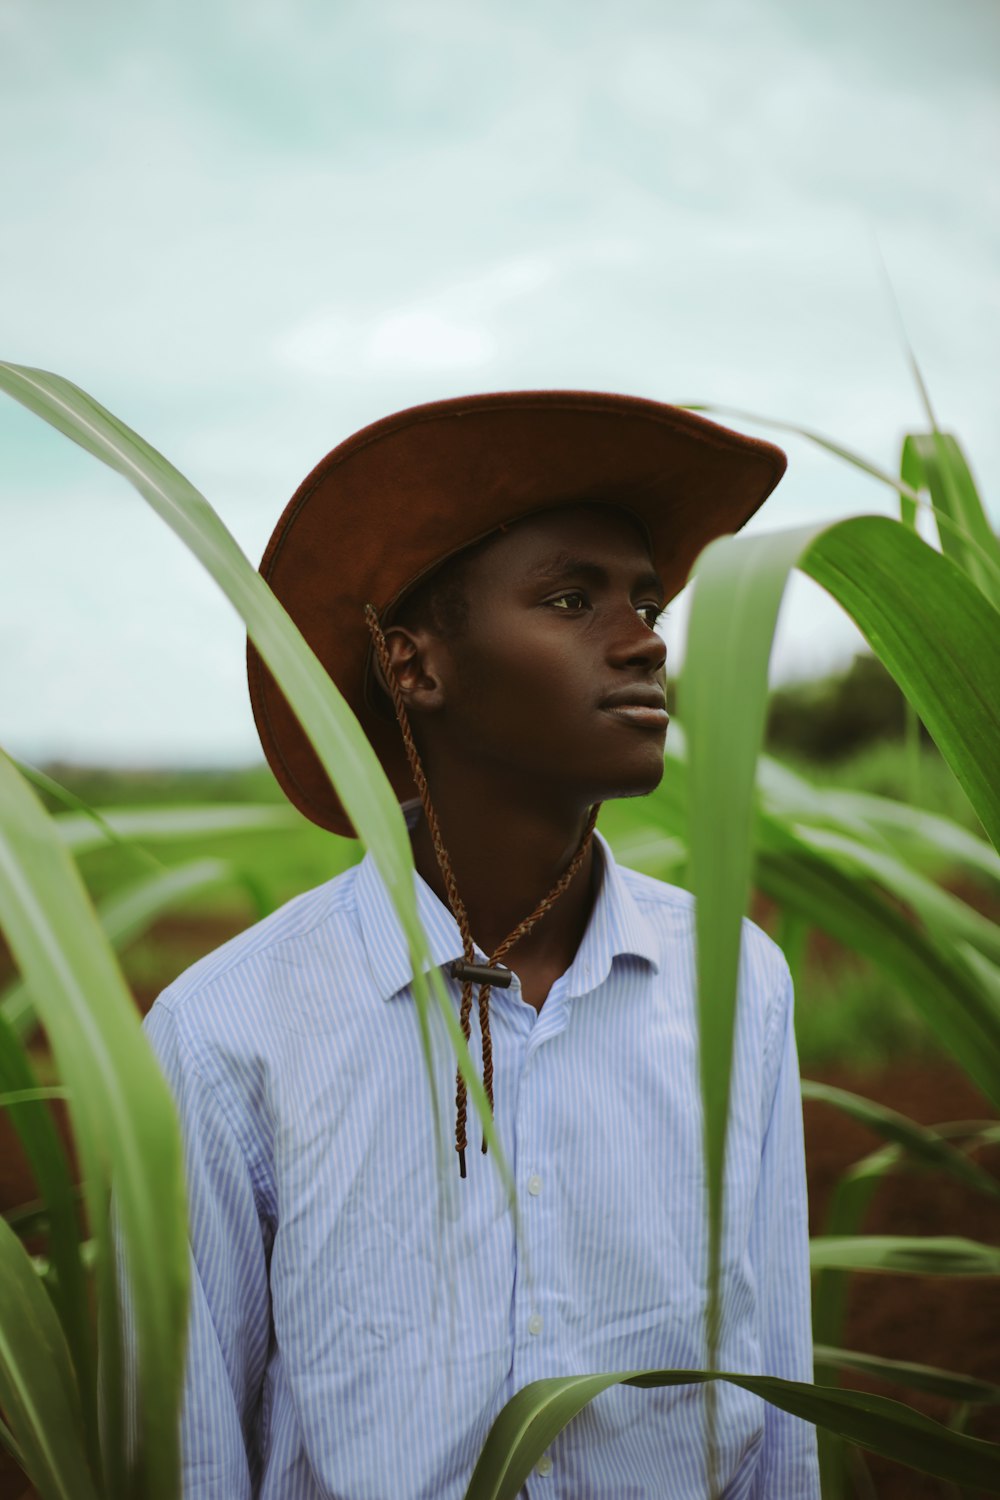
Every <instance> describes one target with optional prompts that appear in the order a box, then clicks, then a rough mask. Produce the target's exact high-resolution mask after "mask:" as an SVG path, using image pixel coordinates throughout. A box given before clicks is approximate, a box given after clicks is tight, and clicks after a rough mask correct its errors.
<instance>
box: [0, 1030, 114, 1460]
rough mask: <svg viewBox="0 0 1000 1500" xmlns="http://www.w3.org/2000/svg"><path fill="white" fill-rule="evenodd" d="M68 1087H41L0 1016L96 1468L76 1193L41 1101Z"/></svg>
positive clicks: (13, 1106)
mask: <svg viewBox="0 0 1000 1500" xmlns="http://www.w3.org/2000/svg"><path fill="white" fill-rule="evenodd" d="M66 1092H67V1091H66V1089H65V1088H62V1087H56V1088H39V1087H38V1085H37V1081H36V1078H35V1074H34V1070H33V1069H32V1067H31V1064H30V1062H29V1060H28V1057H27V1055H26V1053H25V1052H24V1050H23V1048H22V1047H21V1044H20V1042H19V1041H18V1039H17V1037H16V1036H15V1035H14V1032H13V1031H12V1030H11V1028H10V1027H9V1026H8V1025H7V1023H6V1022H5V1021H4V1020H3V1018H2V1017H0V1106H3V1107H4V1108H7V1109H8V1110H9V1111H10V1121H11V1125H12V1126H13V1128H14V1130H15V1131H16V1132H17V1136H18V1138H19V1140H20V1142H21V1145H22V1147H23V1149H24V1154H25V1156H26V1158H27V1162H28V1165H29V1167H30V1168H31V1172H32V1175H33V1177H34V1179H35V1183H36V1186H37V1188H38V1191H39V1192H40V1193H41V1195H42V1200H43V1202H44V1205H45V1212H46V1228H47V1231H48V1237H49V1255H50V1259H51V1262H52V1265H53V1268H54V1270H55V1273H56V1279H55V1284H54V1286H53V1287H52V1288H51V1296H52V1301H53V1303H54V1305H55V1309H56V1312H57V1314H58V1316H59V1321H60V1323H61V1325H62V1330H63V1334H64V1336H65V1339H66V1343H67V1347H68V1349H69V1353H70V1357H71V1359H72V1363H73V1369H74V1371H75V1377H76V1385H77V1390H78V1392H79V1397H80V1403H81V1408H82V1410H83V1413H84V1433H85V1440H86V1443H87V1453H88V1458H89V1461H90V1465H91V1470H92V1472H93V1473H94V1474H97V1473H99V1472H100V1449H99V1445H98V1441H97V1366H96V1358H95V1351H94V1346H93V1336H92V1331H91V1327H90V1321H89V1318H88V1312H87V1308H88V1303H87V1288H86V1282H85V1278H84V1275H83V1268H82V1265H81V1261H80V1232H79V1225H78V1220H77V1201H78V1199H77V1194H76V1192H75V1190H74V1187H73V1183H72V1180H71V1178H70V1173H69V1164H68V1162H67V1160H66V1154H65V1152H64V1150H63V1146H62V1142H61V1141H60V1139H59V1135H58V1132H57V1131H56V1127H55V1123H54V1121H53V1119H52V1115H51V1114H50V1113H49V1110H48V1109H47V1108H46V1107H45V1105H44V1104H43V1103H41V1102H39V1101H41V1100H43V1099H45V1098H53V1097H65V1096H66Z"/></svg>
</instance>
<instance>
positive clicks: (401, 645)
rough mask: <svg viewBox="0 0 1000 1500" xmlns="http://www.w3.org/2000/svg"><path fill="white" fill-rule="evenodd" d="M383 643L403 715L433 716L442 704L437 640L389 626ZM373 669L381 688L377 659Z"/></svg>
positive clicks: (423, 632)
mask: <svg viewBox="0 0 1000 1500" xmlns="http://www.w3.org/2000/svg"><path fill="white" fill-rule="evenodd" d="M385 643H386V646H387V648H388V651H389V660H390V662H391V663H392V669H393V671H394V673H395V674H396V681H397V682H398V683H399V691H400V693H401V694H402V698H403V702H404V704H405V705H406V711H407V713H417V714H428V713H435V712H436V711H437V710H438V709H439V708H441V707H442V706H443V704H444V681H443V676H442V670H441V669H442V665H443V663H442V660H441V657H442V646H443V642H442V641H441V639H440V638H439V637H438V636H436V635H434V634H433V633H432V632H431V631H429V630H423V629H420V628H416V629H410V628H408V627H407V626H405V625H393V626H392V627H391V628H390V629H388V630H387V631H386V632H385ZM374 665H375V669H376V672H377V675H378V681H379V685H380V686H381V687H385V683H384V681H383V678H382V669H381V664H380V663H379V661H378V658H377V657H376V658H375V663H374ZM390 696H391V695H390Z"/></svg>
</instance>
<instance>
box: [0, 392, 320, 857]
mask: <svg viewBox="0 0 1000 1500" xmlns="http://www.w3.org/2000/svg"><path fill="white" fill-rule="evenodd" d="M0 369H2V366H0ZM54 822H55V826H56V828H57V830H58V832H59V837H60V838H61V839H62V841H63V843H64V844H65V845H66V848H67V849H69V850H71V851H72V853H73V854H75V855H80V854H85V853H87V852H88V850H90V849H99V848H100V847H101V845H102V844H104V843H106V842H107V840H108V836H109V833H110V835H112V836H113V837H114V840H115V842H117V843H125V842H128V843H132V842H134V841H135V840H137V839H142V841H143V842H144V843H154V842H164V843H176V842H177V841H178V840H179V839H189V838H218V837H220V836H221V835H223V834H229V833H248V834H250V833H263V832H271V831H274V832H280V831H281V830H282V829H291V828H294V827H296V825H297V824H298V822H299V817H298V814H297V813H295V811H294V809H293V808H292V807H290V806H284V807H283V806H282V805H281V804H280V803H274V804H273V805H272V804H271V803H270V802H254V803H246V802H234V803H232V804H231V805H230V806H226V805H225V804H223V803H215V804H213V805H211V806H209V807H199V806H197V805H195V806H192V807H185V806H184V805H183V804H177V805H176V806H171V807H105V808H103V809H102V811H101V818H100V823H97V824H95V822H94V820H93V818H91V816H90V815H89V813H61V814H59V815H58V816H57V817H56V818H55V819H54Z"/></svg>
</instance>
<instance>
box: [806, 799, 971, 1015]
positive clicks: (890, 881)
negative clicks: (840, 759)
mask: <svg viewBox="0 0 1000 1500" xmlns="http://www.w3.org/2000/svg"><path fill="white" fill-rule="evenodd" d="M789 832H790V833H793V834H794V836H795V838H796V840H797V842H798V845H799V847H800V848H804V849H808V850H809V851H810V852H811V853H813V854H818V855H820V856H822V857H826V858H828V859H829V860H830V861H831V862H832V863H833V864H836V865H837V866H838V868H840V869H843V870H845V871H847V872H848V873H853V874H855V875H858V876H860V877H861V878H862V879H866V878H868V879H873V880H876V881H878V883H879V884H880V885H881V886H883V887H884V888H885V889H886V890H887V891H889V892H890V893H891V894H892V895H893V896H895V897H896V898H897V900H899V901H901V902H904V903H905V904H906V905H907V906H909V907H910V908H911V909H912V910H913V911H914V912H915V913H916V915H917V916H918V917H919V918H920V920H921V921H922V922H923V923H924V925H925V926H926V927H927V928H928V929H929V930H930V931H931V932H933V933H935V934H936V936H937V937H938V938H940V939H942V940H943V941H944V942H945V943H946V944H954V945H956V946H958V945H959V944H969V945H970V946H971V947H973V948H975V949H977V950H978V951H979V952H980V953H982V954H983V955H984V956H985V957H986V958H988V959H989V960H990V961H991V962H992V963H1000V929H998V928H997V924H996V923H995V922H991V921H990V920H989V918H988V917H984V916H983V915H982V914H981V913H980V912H978V911H976V910H975V908H974V907H971V906H969V905H968V904H967V902H965V901H962V900H961V899H960V898H959V897H958V896H953V895H952V894H951V892H950V891H946V890H942V889H941V887H940V886H938V885H935V884H934V882H933V881H932V880H928V879H927V878H926V876H924V875H921V874H920V873H919V871H917V870H914V869H913V868H912V867H911V866H909V865H907V864H905V863H904V862H903V861H902V860H901V859H899V858H897V856H896V855H895V854H893V853H892V852H891V851H889V850H886V849H884V848H879V847H878V845H877V844H874V845H873V844H871V843H867V842H864V841H863V840H861V839H858V838H854V837H851V836H849V835H845V834H842V833H839V832H835V831H834V830H832V829H829V828H810V827H808V826H807V825H804V824H802V823H794V824H792V825H791V828H790V830H789ZM997 1020H998V1026H1000V1014H998V1018H997Z"/></svg>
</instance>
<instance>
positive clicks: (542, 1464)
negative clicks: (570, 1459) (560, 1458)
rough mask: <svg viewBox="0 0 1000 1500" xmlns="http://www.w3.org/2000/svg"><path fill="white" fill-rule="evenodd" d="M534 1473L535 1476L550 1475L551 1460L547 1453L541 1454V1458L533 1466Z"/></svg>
mask: <svg viewBox="0 0 1000 1500" xmlns="http://www.w3.org/2000/svg"><path fill="white" fill-rule="evenodd" d="M535 1473H536V1474H551V1473H552V1460H551V1458H550V1457H549V1455H548V1454H547V1453H543V1454H542V1456H541V1458H540V1459H539V1460H538V1462H537V1464H536V1465H535Z"/></svg>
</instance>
